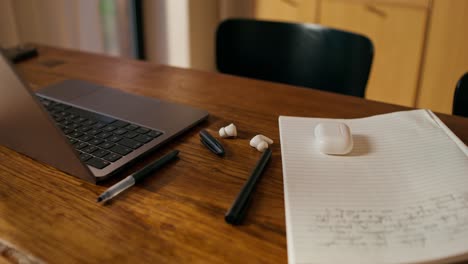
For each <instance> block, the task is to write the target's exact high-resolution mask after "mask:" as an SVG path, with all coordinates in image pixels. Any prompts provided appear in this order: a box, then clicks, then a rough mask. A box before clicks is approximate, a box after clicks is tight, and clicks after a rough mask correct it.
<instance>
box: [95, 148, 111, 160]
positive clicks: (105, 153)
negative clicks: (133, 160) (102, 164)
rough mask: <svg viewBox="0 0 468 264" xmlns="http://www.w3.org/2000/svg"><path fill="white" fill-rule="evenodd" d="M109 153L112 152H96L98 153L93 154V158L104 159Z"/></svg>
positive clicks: (100, 150)
mask: <svg viewBox="0 0 468 264" xmlns="http://www.w3.org/2000/svg"><path fill="white" fill-rule="evenodd" d="M109 153H110V152H109V151H107V150H103V149H99V150H96V151H94V152H93V156H96V157H98V158H102V157H104V156H106V155H107V154H109Z"/></svg>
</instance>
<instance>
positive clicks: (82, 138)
mask: <svg viewBox="0 0 468 264" xmlns="http://www.w3.org/2000/svg"><path fill="white" fill-rule="evenodd" d="M78 139H79V140H81V141H89V140H91V139H93V136H90V135H83V136H81V137H79V138H78Z"/></svg>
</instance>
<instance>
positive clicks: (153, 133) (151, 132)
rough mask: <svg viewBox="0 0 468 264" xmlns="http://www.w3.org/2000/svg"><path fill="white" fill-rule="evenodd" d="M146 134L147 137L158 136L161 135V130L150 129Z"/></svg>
mask: <svg viewBox="0 0 468 264" xmlns="http://www.w3.org/2000/svg"><path fill="white" fill-rule="evenodd" d="M146 135H147V136H149V137H153V138H155V137H159V136H160V135H162V132H159V131H155V130H151V131H150V132H149V133H147V134H146Z"/></svg>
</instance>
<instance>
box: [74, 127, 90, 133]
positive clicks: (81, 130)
mask: <svg viewBox="0 0 468 264" xmlns="http://www.w3.org/2000/svg"><path fill="white" fill-rule="evenodd" d="M91 129H92V128H91V127H89V126H82V127H80V128H78V129H77V130H78V131H80V132H86V131H89V130H91Z"/></svg>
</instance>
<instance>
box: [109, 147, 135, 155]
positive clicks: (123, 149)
mask: <svg viewBox="0 0 468 264" xmlns="http://www.w3.org/2000/svg"><path fill="white" fill-rule="evenodd" d="M110 151H112V152H115V153H117V154H120V155H127V154H128V153H130V152H132V149H131V148H128V147H124V146H120V145H115V146H113V147H112V148H110Z"/></svg>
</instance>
